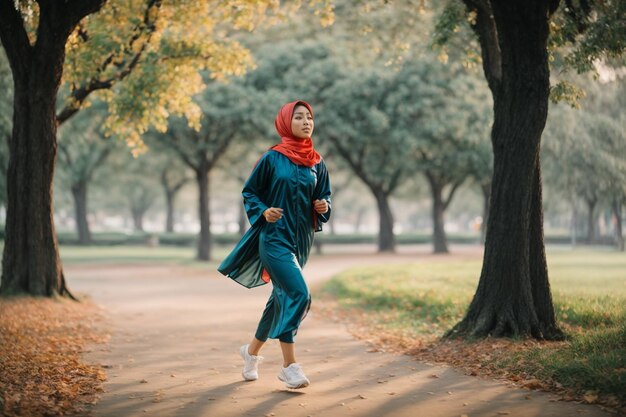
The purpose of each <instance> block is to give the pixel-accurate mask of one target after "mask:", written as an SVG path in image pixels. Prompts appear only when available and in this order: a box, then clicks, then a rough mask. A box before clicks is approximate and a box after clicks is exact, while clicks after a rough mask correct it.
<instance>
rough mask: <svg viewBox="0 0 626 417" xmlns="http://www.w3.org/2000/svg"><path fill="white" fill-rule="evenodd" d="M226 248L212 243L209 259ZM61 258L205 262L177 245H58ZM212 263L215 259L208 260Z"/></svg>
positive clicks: (66, 260) (68, 262) (108, 261)
mask: <svg viewBox="0 0 626 417" xmlns="http://www.w3.org/2000/svg"><path fill="white" fill-rule="evenodd" d="M227 251H228V249H226V248H224V247H221V246H216V247H215V248H214V249H213V252H212V257H213V259H222V258H223V257H224V256H226V254H227V253H228V252H227ZM59 252H60V254H61V260H62V262H63V264H64V265H74V264H86V263H99V264H119V263H150V264H154V263H158V264H172V263H174V264H182V265H189V266H202V267H203V268H206V266H207V263H206V262H199V261H196V260H195V256H196V249H195V248H189V247H177V246H157V247H153V248H151V247H145V246H70V245H63V246H61V247H60V249H59ZM212 262H213V263H216V262H217V261H212Z"/></svg>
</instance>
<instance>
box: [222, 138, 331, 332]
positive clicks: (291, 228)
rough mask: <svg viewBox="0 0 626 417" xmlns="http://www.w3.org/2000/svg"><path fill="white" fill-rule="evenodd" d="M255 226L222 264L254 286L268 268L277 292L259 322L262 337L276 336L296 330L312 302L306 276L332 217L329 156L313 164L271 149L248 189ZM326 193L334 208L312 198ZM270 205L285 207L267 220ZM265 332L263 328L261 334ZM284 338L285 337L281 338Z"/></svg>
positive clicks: (246, 200) (248, 205)
mask: <svg viewBox="0 0 626 417" xmlns="http://www.w3.org/2000/svg"><path fill="white" fill-rule="evenodd" d="M242 194H243V199H244V206H245V209H246V213H247V215H248V219H249V220H250V224H251V225H252V226H251V228H250V229H248V231H247V232H246V233H245V235H244V236H243V237H242V238H241V240H240V241H239V243H238V244H237V245H236V246H235V248H234V249H233V250H232V252H231V253H230V254H229V255H228V256H227V257H226V258H225V259H224V261H223V262H222V263H221V264H220V266H219V267H218V270H219V271H220V272H221V273H222V274H224V275H226V276H228V277H230V278H232V279H233V280H235V281H236V282H238V283H239V284H241V285H243V286H245V287H248V288H253V287H257V286H259V285H263V284H265V283H266V282H265V281H263V279H262V273H263V269H264V268H265V269H266V270H267V272H268V273H269V275H270V277H271V281H272V285H273V290H272V294H271V296H270V299H269V301H268V304H267V306H266V311H265V312H264V314H263V319H262V320H261V323H260V325H259V331H258V332H257V337H258V338H259V339H261V340H263V336H266V335H268V336H269V337H272V338H278V337H279V336H281V335H283V334H286V333H289V332H293V334H295V332H296V331H297V328H298V326H299V324H300V321H301V320H302V319H303V318H304V315H306V312H307V311H308V307H309V304H310V296H309V293H308V288H307V287H306V283H305V282H304V279H303V277H302V268H303V267H304V265H305V264H306V262H307V260H308V258H309V253H310V251H311V246H312V244H313V235H314V232H316V231H321V230H322V223H325V222H327V221H328V219H329V218H330V212H331V210H330V181H329V178H328V171H327V170H326V165H325V164H324V161H323V160H322V161H320V162H319V163H318V164H316V165H315V166H313V167H307V166H302V165H296V164H294V163H293V162H291V161H290V160H289V158H287V157H286V156H284V155H283V154H281V153H280V152H277V151H273V150H270V151H268V152H266V153H265V154H264V155H263V156H262V157H261V159H260V160H259V162H257V165H256V166H255V167H254V169H253V170H252V173H251V174H250V177H249V178H248V180H247V181H246V183H245V185H244V188H243V191H242ZM321 199H325V200H327V201H328V203H329V210H328V212H326V213H324V214H319V213H316V212H315V210H314V208H313V201H315V200H321ZM269 207H279V208H282V209H283V216H282V218H281V219H280V220H278V221H277V222H275V223H268V222H267V221H266V220H265V217H263V212H264V211H265V210H266V209H267V208H269ZM259 332H260V334H259ZM281 340H282V338H281Z"/></svg>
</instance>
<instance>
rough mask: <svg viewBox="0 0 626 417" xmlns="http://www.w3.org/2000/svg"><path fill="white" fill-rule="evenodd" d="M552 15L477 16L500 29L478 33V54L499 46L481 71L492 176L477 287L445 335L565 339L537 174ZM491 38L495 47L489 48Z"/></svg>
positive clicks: (496, 4)
mask: <svg viewBox="0 0 626 417" xmlns="http://www.w3.org/2000/svg"><path fill="white" fill-rule="evenodd" d="M467 3H468V4H469V6H470V8H471V5H474V3H473V2H467ZM556 3H557V4H558V2H556ZM485 5H487V7H486V8H485ZM555 8H556V7H555V2H545V1H540V0H535V1H521V0H508V1H505V0H499V1H491V2H481V3H480V5H479V6H478V9H476V11H477V13H478V14H479V16H480V17H479V19H478V20H481V19H487V20H490V19H492V20H493V22H494V23H495V24H494V25H485V26H484V27H479V28H477V29H476V30H477V32H479V40H480V42H481V48H494V47H497V49H495V50H491V51H490V52H489V54H487V55H497V56H498V57H499V61H500V71H495V72H494V70H493V62H485V63H484V64H483V68H484V69H485V75H486V77H487V80H488V83H489V87H490V89H491V91H492V94H493V98H494V123H493V127H492V132H491V140H492V145H493V152H494V173H493V180H492V189H491V208H490V210H489V217H488V221H487V234H486V242H485V253H484V258H483V267H482V271H481V276H480V280H479V284H478V288H477V290H476V294H475V295H474V298H473V300H472V302H471V304H470V307H469V309H468V311H467V313H466V315H465V317H464V318H463V320H462V321H461V322H460V323H458V324H457V325H456V326H455V327H454V328H453V329H452V330H451V331H450V332H449V333H448V336H455V335H466V336H475V337H485V336H488V335H491V336H494V337H501V336H519V337H534V338H538V339H559V338H562V333H561V331H560V330H559V329H558V327H557V325H556V320H555V317H554V308H553V306H552V299H551V294H550V286H549V282H548V273H547V267H546V262H545V253H544V244H543V214H542V213H543V208H542V206H541V204H542V199H541V172H540V167H539V147H540V142H541V134H542V132H543V129H544V127H545V123H546V118H547V113H548V96H549V87H550V82H549V75H550V74H549V68H548V54H547V40H548V33H549V27H548V25H549V19H550V15H551V13H552V12H553V11H554V9H555ZM494 30H495V32H493V33H490V35H489V36H485V35H484V34H483V35H481V32H485V31H494ZM494 37H495V38H496V39H497V45H494V44H489V43H487V42H484V40H485V39H486V38H488V39H493V38H494ZM483 56H485V53H484V51H483Z"/></svg>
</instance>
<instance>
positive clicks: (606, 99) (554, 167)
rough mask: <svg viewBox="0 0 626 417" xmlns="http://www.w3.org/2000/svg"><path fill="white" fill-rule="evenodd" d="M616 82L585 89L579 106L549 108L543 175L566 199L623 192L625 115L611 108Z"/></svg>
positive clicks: (618, 84)
mask: <svg viewBox="0 0 626 417" xmlns="http://www.w3.org/2000/svg"><path fill="white" fill-rule="evenodd" d="M621 84H623V82H613V83H610V84H607V85H604V86H601V88H598V87H596V88H593V86H592V87H590V88H588V90H589V97H588V100H587V101H586V102H585V103H584V104H586V105H585V107H583V108H582V109H581V110H575V109H572V108H570V107H566V106H564V105H553V106H552V107H551V110H550V114H549V123H548V126H547V128H546V131H545V133H544V144H543V147H542V153H543V156H544V157H545V161H544V164H543V165H544V167H545V179H546V181H547V182H548V184H550V185H551V186H554V187H555V189H557V190H558V192H559V193H561V194H562V195H563V196H564V197H566V198H568V199H569V198H572V196H580V197H585V198H588V199H603V200H605V201H612V200H613V199H614V198H617V199H618V200H621V199H624V198H625V197H626V185H625V184H626V161H624V158H623V155H626V132H625V131H624V123H625V121H626V119H625V118H624V116H623V115H618V113H619V112H617V113H615V108H614V107H615V106H618V105H619V103H618V100H619V94H620V93H619V92H620V91H621V88H622V87H621Z"/></svg>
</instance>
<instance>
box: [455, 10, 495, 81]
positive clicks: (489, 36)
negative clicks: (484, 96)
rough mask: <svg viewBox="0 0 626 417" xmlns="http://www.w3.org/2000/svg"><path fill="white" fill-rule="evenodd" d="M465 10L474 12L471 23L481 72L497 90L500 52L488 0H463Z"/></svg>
mask: <svg viewBox="0 0 626 417" xmlns="http://www.w3.org/2000/svg"><path fill="white" fill-rule="evenodd" d="M463 2H464V3H465V6H466V7H467V10H468V11H470V12H474V13H476V24H474V25H471V26H472V30H473V31H474V33H476V35H477V36H478V42H479V43H480V51H481V57H482V60H483V72H484V73H485V78H487V83H488V84H489V88H490V89H491V91H492V92H495V91H497V89H498V88H499V85H500V81H501V80H502V54H501V51H500V44H499V42H498V30H497V28H496V22H495V19H494V17H493V11H492V10H491V2H490V1H489V0H463Z"/></svg>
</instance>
